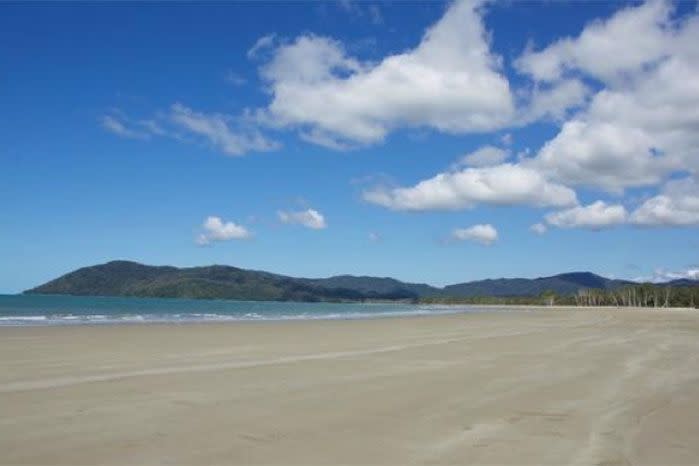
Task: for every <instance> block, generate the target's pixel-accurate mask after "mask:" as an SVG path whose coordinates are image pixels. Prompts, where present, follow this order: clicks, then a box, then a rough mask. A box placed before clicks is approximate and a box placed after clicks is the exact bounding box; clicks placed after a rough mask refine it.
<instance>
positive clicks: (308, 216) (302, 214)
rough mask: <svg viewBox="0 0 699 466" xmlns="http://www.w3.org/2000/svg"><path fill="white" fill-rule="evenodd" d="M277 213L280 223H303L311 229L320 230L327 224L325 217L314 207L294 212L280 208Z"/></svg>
mask: <svg viewBox="0 0 699 466" xmlns="http://www.w3.org/2000/svg"><path fill="white" fill-rule="evenodd" d="M277 215H278V217H279V220H280V221H281V222H282V223H288V224H298V225H303V226H305V227H307V228H311V229H313V230H322V229H323V228H327V226H328V225H327V223H325V217H323V215H322V214H321V213H320V212H318V211H317V210H315V209H306V210H300V211H294V212H290V211H284V210H280V211H279V212H277Z"/></svg>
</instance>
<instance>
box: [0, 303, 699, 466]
mask: <svg viewBox="0 0 699 466" xmlns="http://www.w3.org/2000/svg"><path fill="white" fill-rule="evenodd" d="M0 413H1V416H0V462H1V463H2V464H42V465H44V464H45V465H48V464H52V465H56V464H65V465H68V464H70V465H85V464H123V465H127V464H128V465H134V464H186V465H201V464H303V465H309V464H395V465H406V464H555V465H560V464H581V465H583V464H585V465H587V464H594V465H617V464H619V465H621V464H654V465H679V464H697V463H698V462H699V442H697V439H698V438H699V312H696V311H653V310H645V311H640V310H638V311H634V310H623V311H620V310H600V311H593V310H584V311H571V310H559V311H550V310H539V311H531V312H530V311H511V312H500V313H480V314H458V315H446V316H437V317H421V318H392V319H380V320H361V321H306V322H279V323H272V322H266V323H265V322H258V323H236V324H187V325H159V324H152V325H122V326H117V325H110V326H54V327H15V328H0Z"/></svg>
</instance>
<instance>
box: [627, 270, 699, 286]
mask: <svg viewBox="0 0 699 466" xmlns="http://www.w3.org/2000/svg"><path fill="white" fill-rule="evenodd" d="M672 280H699V267H689V268H687V269H684V270H679V271H670V270H666V269H662V268H660V269H655V270H654V271H653V275H652V276H650V277H636V278H635V279H634V281H637V282H653V283H664V282H669V281H672Z"/></svg>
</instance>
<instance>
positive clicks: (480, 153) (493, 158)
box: [455, 146, 510, 168]
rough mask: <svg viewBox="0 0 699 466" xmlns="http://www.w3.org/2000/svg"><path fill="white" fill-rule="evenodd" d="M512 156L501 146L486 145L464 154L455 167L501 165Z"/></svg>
mask: <svg viewBox="0 0 699 466" xmlns="http://www.w3.org/2000/svg"><path fill="white" fill-rule="evenodd" d="M509 156H510V152H509V151H506V150H504V149H500V148H499V147H493V146H484V147H481V148H479V149H476V150H475V151H473V152H471V153H469V154H466V155H464V156H463V157H462V158H461V160H459V161H458V162H457V163H456V165H455V168H458V167H464V166H467V167H487V166H492V165H499V164H501V163H502V162H504V161H505V160H506V159H507V158H508V157H509Z"/></svg>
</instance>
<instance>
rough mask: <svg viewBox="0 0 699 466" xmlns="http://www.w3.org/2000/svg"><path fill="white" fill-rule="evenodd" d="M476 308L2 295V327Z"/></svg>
mask: <svg viewBox="0 0 699 466" xmlns="http://www.w3.org/2000/svg"><path fill="white" fill-rule="evenodd" d="M486 310H492V308H490V309H487V308H483V307H478V306H447V305H416V304H406V303H298V302H276V301H231V300H202V299H168V298H122V297H93V296H57V295H0V326H23V325H80V324H117V323H138V322H172V323H186V322H228V321H280V320H313V319H371V318H382V317H398V316H419V315H434V314H453V313H458V312H483V311H486Z"/></svg>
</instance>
